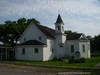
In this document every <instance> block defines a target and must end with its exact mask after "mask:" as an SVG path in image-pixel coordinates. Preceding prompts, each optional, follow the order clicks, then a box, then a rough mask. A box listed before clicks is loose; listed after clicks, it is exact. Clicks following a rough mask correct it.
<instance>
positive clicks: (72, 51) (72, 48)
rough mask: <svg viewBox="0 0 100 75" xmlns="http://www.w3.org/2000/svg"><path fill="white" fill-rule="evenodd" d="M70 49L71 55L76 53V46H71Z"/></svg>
mask: <svg viewBox="0 0 100 75" xmlns="http://www.w3.org/2000/svg"><path fill="white" fill-rule="evenodd" d="M70 48H71V53H74V50H75V47H74V45H71V46H70Z"/></svg>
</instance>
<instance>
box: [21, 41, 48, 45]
mask: <svg viewBox="0 0 100 75" xmlns="http://www.w3.org/2000/svg"><path fill="white" fill-rule="evenodd" d="M20 45H46V44H44V43H41V42H39V41H37V40H29V41H26V42H24V43H21V44H20Z"/></svg>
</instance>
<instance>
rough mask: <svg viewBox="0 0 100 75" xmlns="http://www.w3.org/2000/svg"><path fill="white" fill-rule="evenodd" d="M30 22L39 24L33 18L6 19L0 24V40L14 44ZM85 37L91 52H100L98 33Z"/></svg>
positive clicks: (67, 32)
mask: <svg viewBox="0 0 100 75" xmlns="http://www.w3.org/2000/svg"><path fill="white" fill-rule="evenodd" d="M30 22H33V23H37V24H40V22H39V21H37V20H36V19H35V18H32V19H26V18H20V19H18V20H17V21H10V20H8V21H5V23H4V24H0V41H2V42H3V43H4V44H5V45H16V44H17V41H18V39H19V37H20V35H21V34H22V33H23V32H24V30H25V29H26V28H27V26H28V25H29V24H30ZM65 33H66V34H71V33H75V34H77V32H73V31H71V30H68V31H65ZM87 38H88V39H89V40H90V45H91V50H92V52H95V51H98V52H100V34H99V35H96V36H95V37H91V36H87Z"/></svg>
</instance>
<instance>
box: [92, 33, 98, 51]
mask: <svg viewBox="0 0 100 75" xmlns="http://www.w3.org/2000/svg"><path fill="white" fill-rule="evenodd" d="M91 49H92V51H93V52H94V51H97V52H100V35H97V36H95V37H94V38H92V40H91Z"/></svg>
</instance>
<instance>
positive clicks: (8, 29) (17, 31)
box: [0, 18, 40, 45]
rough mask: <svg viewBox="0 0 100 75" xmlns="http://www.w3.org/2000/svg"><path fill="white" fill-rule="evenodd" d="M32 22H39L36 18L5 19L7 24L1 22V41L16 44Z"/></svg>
mask: <svg viewBox="0 0 100 75" xmlns="http://www.w3.org/2000/svg"><path fill="white" fill-rule="evenodd" d="M30 22H33V23H38V24H40V22H39V21H37V20H36V19H34V18H32V19H26V18H20V19H18V20H17V21H10V20H9V21H5V24H0V41H2V42H3V43H4V44H11V45H14V44H16V43H17V41H18V38H19V37H20V35H21V34H22V33H23V31H24V30H25V29H26V27H27V26H28V25H29V24H30Z"/></svg>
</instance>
